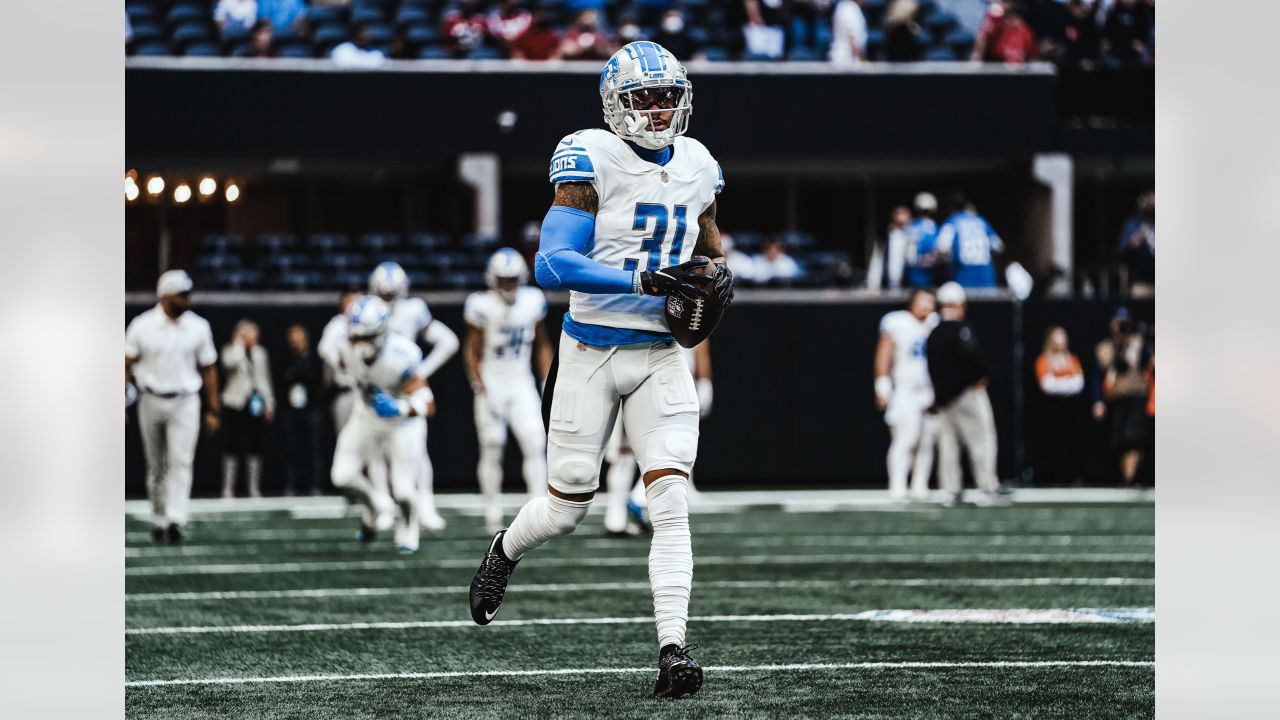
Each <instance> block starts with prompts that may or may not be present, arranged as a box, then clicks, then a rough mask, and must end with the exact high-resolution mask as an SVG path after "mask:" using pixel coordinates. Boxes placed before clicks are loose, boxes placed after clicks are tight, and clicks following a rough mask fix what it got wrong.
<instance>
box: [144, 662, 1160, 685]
mask: <svg viewBox="0 0 1280 720" xmlns="http://www.w3.org/2000/svg"><path fill="white" fill-rule="evenodd" d="M1068 667H1141V668H1147V667H1155V662H1153V661H1151V660H1039V661H1001V660H997V661H991V662H941V661H940V662H928V661H925V662H848V663H792V664H787V665H712V666H709V667H707V668H705V670H706V671H707V672H712V673H745V672H805V671H823V670H945V669H953V668H973V669H1008V670H1014V669H1036V668H1068ZM653 672H654V669H653V668H600V667H597V668H572V669H570V668H563V669H556V670H474V671H470V672H445V671H439V672H411V673H369V674H362V675H286V676H279V677H240V678H230V677H223V678H186V679H178V680H129V681H127V682H125V684H124V685H125V687H131V688H136V687H163V686H169V685H257V684H262V683H308V682H342V681H360V680H443V679H448V678H486V677H489V678H504V677H544V676H556V675H573V676H578V675H635V674H645V673H647V674H652V673H653Z"/></svg>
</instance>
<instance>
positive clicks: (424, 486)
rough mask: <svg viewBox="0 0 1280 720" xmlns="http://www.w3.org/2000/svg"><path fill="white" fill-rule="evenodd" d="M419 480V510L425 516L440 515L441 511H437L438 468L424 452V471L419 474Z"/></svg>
mask: <svg viewBox="0 0 1280 720" xmlns="http://www.w3.org/2000/svg"><path fill="white" fill-rule="evenodd" d="M418 482H419V483H420V484H421V487H420V488H419V490H420V491H421V492H419V494H418V512H419V513H421V514H422V515H423V517H439V515H440V513H439V512H437V511H436V490H435V484H436V469H435V466H434V465H432V464H431V458H430V457H429V456H428V455H427V454H425V453H423V455H422V471H421V472H420V473H419V475H418Z"/></svg>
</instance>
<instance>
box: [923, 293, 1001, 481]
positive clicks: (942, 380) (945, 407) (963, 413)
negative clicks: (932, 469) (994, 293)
mask: <svg viewBox="0 0 1280 720" xmlns="http://www.w3.org/2000/svg"><path fill="white" fill-rule="evenodd" d="M938 304H939V305H940V306H941V311H940V315H941V317H942V322H940V323H939V324H938V326H937V327H936V328H934V330H933V332H932V333H930V334H929V339H928V340H927V341H926V342H925V355H926V357H927V358H928V364H929V378H930V379H931V380H932V381H933V395H934V404H933V407H932V408H931V411H932V412H934V413H936V414H937V416H938V480H939V484H940V485H941V486H942V489H943V491H944V492H946V493H948V494H949V495H950V500H949V503H948V504H955V503H956V502H958V501H959V499H960V489H961V485H962V479H961V473H960V443H964V447H965V449H966V450H967V451H968V453H969V463H970V467H971V469H972V470H973V478H974V482H976V483H977V485H978V488H979V489H980V490H982V492H983V501H984V504H997V503H1002V502H1004V498H1003V496H1002V495H1000V479H999V478H998V477H997V476H996V424H995V417H994V415H993V414H992V412H991V399H990V398H989V397H987V372H988V371H987V363H986V361H984V360H983V359H982V356H981V355H980V354H979V353H978V340H977V337H976V336H975V335H974V332H973V328H972V327H971V326H970V325H969V324H968V323H966V322H965V321H964V316H965V294H964V288H962V287H960V285H958V284H957V283H954V282H949V283H946V284H944V285H943V286H942V287H940V288H938Z"/></svg>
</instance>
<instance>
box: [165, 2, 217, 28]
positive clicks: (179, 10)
mask: <svg viewBox="0 0 1280 720" xmlns="http://www.w3.org/2000/svg"><path fill="white" fill-rule="evenodd" d="M212 16H213V15H212V13H211V12H210V11H209V8H206V7H203V6H201V5H195V4H192V3H182V4H179V5H174V6H173V7H172V8H171V9H170V10H169V14H168V15H166V16H165V21H166V22H168V23H169V25H170V26H171V27H172V26H176V25H181V24H183V23H188V22H197V23H207V22H209V20H210V19H211V18H212Z"/></svg>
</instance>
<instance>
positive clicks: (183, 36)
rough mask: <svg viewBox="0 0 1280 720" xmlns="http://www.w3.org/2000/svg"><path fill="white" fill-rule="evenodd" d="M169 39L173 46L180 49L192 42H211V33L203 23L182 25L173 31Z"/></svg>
mask: <svg viewBox="0 0 1280 720" xmlns="http://www.w3.org/2000/svg"><path fill="white" fill-rule="evenodd" d="M170 39H171V40H172V41H173V43H174V44H175V45H178V46H179V47H182V46H185V45H187V44H189V43H193V42H211V41H212V40H213V33H212V32H211V31H210V30H209V26H207V25H205V24H203V23H184V24H182V25H179V26H178V27H177V28H175V29H174V31H173V35H172V36H171V37H170Z"/></svg>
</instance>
